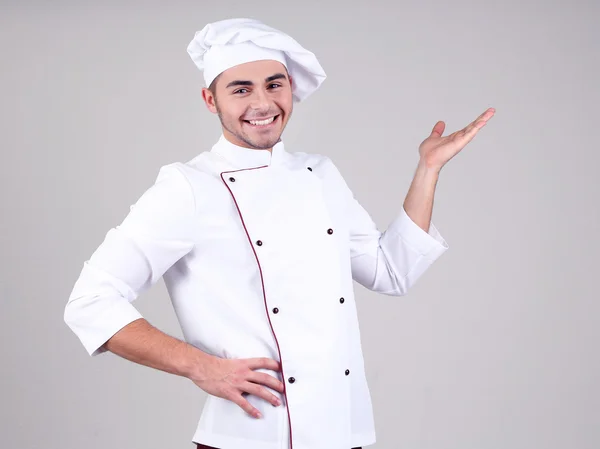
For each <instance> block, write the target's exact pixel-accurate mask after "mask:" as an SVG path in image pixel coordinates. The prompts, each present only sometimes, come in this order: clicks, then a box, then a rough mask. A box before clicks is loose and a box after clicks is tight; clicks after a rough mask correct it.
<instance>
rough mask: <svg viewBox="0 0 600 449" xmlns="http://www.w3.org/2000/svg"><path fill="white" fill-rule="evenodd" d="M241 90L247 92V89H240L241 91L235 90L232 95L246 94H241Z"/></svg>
mask: <svg viewBox="0 0 600 449" xmlns="http://www.w3.org/2000/svg"><path fill="white" fill-rule="evenodd" d="M243 90H244V91H248V89H246V88H242V89H238V90H235V91H234V92H233V93H234V94H244V93H246V92H242V91H243Z"/></svg>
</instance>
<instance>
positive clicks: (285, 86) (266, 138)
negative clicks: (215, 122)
mask: <svg viewBox="0 0 600 449" xmlns="http://www.w3.org/2000/svg"><path fill="white" fill-rule="evenodd" d="M212 87H213V90H214V95H213V93H212V92H211V91H210V90H209V89H206V88H204V89H202V97H203V98H204V101H205V103H206V106H207V107H208V109H209V110H210V111H211V112H213V113H215V114H218V115H219V119H220V121H221V126H222V127H223V135H224V136H225V138H226V139H227V140H229V141H230V142H232V143H234V144H236V145H239V146H242V147H246V148H253V149H261V150H267V149H268V150H270V149H271V148H273V146H274V145H275V144H276V143H277V142H278V141H279V139H280V137H281V134H282V133H283V130H284V129H285V126H286V125H287V122H288V120H289V119H290V116H291V114H292V109H293V106H292V105H293V101H292V79H291V78H290V77H289V75H288V73H287V71H286V68H285V66H284V65H283V64H281V63H280V62H278V61H273V60H266V61H253V62H248V63H245V64H240V65H237V66H235V67H231V68H230V69H227V70H225V71H224V72H223V73H221V74H220V75H219V77H218V78H217V79H216V80H215V83H214V86H212Z"/></svg>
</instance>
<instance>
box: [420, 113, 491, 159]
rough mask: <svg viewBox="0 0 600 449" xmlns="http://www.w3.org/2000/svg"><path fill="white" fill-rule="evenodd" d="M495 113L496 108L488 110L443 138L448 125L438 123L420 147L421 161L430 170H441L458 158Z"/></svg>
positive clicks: (441, 122)
mask: <svg viewBox="0 0 600 449" xmlns="http://www.w3.org/2000/svg"><path fill="white" fill-rule="evenodd" d="M495 112H496V110H495V109H494V108H488V109H486V111H485V112H484V113H483V114H481V115H480V116H479V117H477V118H476V119H475V120H473V121H472V122H471V123H469V124H468V125H467V126H466V127H465V128H463V129H461V130H459V131H456V132H454V133H452V134H450V135H448V136H442V134H443V133H444V129H445V128H446V124H445V123H444V122H443V121H439V122H437V123H436V124H435V126H434V127H433V130H432V131H431V134H430V135H429V137H427V139H425V140H424V141H423V142H422V143H421V145H420V146H419V155H420V157H421V160H423V161H424V162H425V164H426V165H427V167H429V168H434V169H441V168H442V167H443V166H444V165H445V164H446V162H448V161H449V160H450V159H452V158H453V157H454V156H456V155H457V154H458V153H459V152H460V151H461V150H462V149H463V148H464V147H465V146H466V145H467V143H469V142H470V141H471V140H472V139H473V137H475V135H476V134H477V132H479V130H480V129H481V128H483V127H484V126H485V124H486V123H487V121H488V120H489V119H490V118H492V116H493V115H494V113H495Z"/></svg>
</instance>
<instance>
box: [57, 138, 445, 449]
mask: <svg viewBox="0 0 600 449" xmlns="http://www.w3.org/2000/svg"><path fill="white" fill-rule="evenodd" d="M392 200H393V198H392ZM447 248H448V245H447V244H446V242H445V240H444V239H443V237H442V236H441V235H440V233H439V232H438V230H437V229H436V227H435V226H434V225H433V223H430V227H429V231H428V232H425V231H424V230H423V229H422V228H420V227H419V226H418V225H416V224H415V223H414V222H413V221H412V220H411V219H410V217H409V216H408V215H407V214H406V211H405V210H404V209H401V210H400V212H399V214H398V216H397V217H396V218H395V219H394V220H393V221H392V223H391V224H390V225H389V227H388V228H387V230H386V231H385V232H380V231H379V230H378V229H377V227H376V225H375V223H374V222H373V220H372V219H371V217H370V216H369V214H368V213H367V211H366V210H365V209H364V208H363V207H362V206H361V205H360V204H359V202H358V201H357V200H356V199H355V197H354V196H353V194H352V192H351V190H350V189H349V187H348V185H347V184H346V182H345V181H344V179H343V177H342V175H341V174H340V172H339V171H338V169H337V168H336V166H335V165H334V163H333V162H332V160H331V159H330V158H328V157H326V156H324V155H320V154H315V153H305V152H288V151H286V150H285V148H284V144H283V142H281V141H280V142H279V143H277V144H276V145H275V146H274V148H273V149H272V152H271V151H269V150H256V149H248V148H243V147H239V146H236V145H234V144H232V143H230V142H229V141H228V140H226V139H225V138H224V136H223V135H221V137H220V139H219V140H218V142H217V143H216V144H215V145H214V146H213V147H212V148H211V149H210V150H209V151H204V152H202V153H200V154H198V155H197V156H196V157H194V158H193V159H191V160H189V161H188V162H185V163H183V162H175V163H172V164H169V165H165V166H163V167H161V168H160V170H159V171H158V175H157V177H156V180H155V182H154V184H153V185H152V186H151V187H150V188H149V189H148V190H146V191H145V192H144V193H143V194H142V195H141V196H140V197H139V199H138V200H137V201H136V202H135V204H133V205H132V206H131V208H130V211H129V212H128V214H127V216H126V217H125V218H124V220H123V221H122V222H121V224H120V225H117V226H116V227H114V228H112V229H110V230H109V231H108V233H107V234H106V236H105V238H104V240H103V242H102V243H101V244H100V246H99V247H98V248H97V249H96V250H95V251H94V253H93V254H92V255H91V257H90V258H89V260H86V261H85V262H84V264H83V269H82V271H81V274H80V277H79V278H78V279H77V281H76V283H75V286H74V288H73V291H72V293H71V295H70V297H69V300H68V303H67V305H66V307H65V314H64V318H65V321H66V323H67V324H68V326H69V327H70V328H71V329H72V330H73V332H74V333H75V334H76V335H77V336H78V338H79V339H80V340H81V342H82V344H83V346H84V347H85V349H86V350H87V352H88V353H89V354H90V355H96V354H100V353H102V352H104V351H106V349H105V347H104V346H103V344H104V343H105V342H106V341H107V340H108V339H109V338H110V337H111V336H112V335H114V334H115V333H116V332H117V331H118V330H120V329H121V328H122V327H124V326H125V325H127V324H128V323H130V322H132V321H134V320H136V319H139V318H141V317H142V315H141V314H140V313H139V312H138V311H137V310H136V308H134V306H133V305H132V302H133V301H134V300H135V299H136V298H137V297H138V295H139V294H140V293H141V292H142V291H144V290H146V289H148V288H149V287H150V286H151V285H153V284H154V283H155V282H156V281H158V280H159V279H160V278H161V277H162V278H163V279H164V282H165V285H166V287H167V290H168V293H169V296H170V298H171V301H172V304H173V307H174V311H175V313H176V316H177V319H178V321H179V323H180V325H181V329H182V333H183V335H184V338H185V341H186V342H188V343H189V344H191V345H193V346H195V347H197V348H199V349H201V350H202V351H205V352H207V353H209V354H212V355H214V356H217V357H222V358H231V359H237V358H254V357H268V358H271V359H275V360H277V361H279V362H280V365H281V372H275V371H270V370H259V371H261V372H265V373H268V374H270V375H272V376H275V377H276V378H278V379H279V380H281V381H282V382H283V383H284V385H285V393H283V394H281V393H279V392H277V391H275V390H272V389H269V390H270V391H271V392H272V393H273V394H275V395H276V396H277V397H279V398H280V399H281V401H282V405H281V406H279V407H274V406H273V405H272V404H270V403H269V402H267V401H265V400H264V399H261V398H259V397H257V396H254V395H248V396H247V397H246V399H247V400H248V401H249V402H250V403H251V404H252V405H253V406H254V407H256V408H257V409H258V410H260V412H261V414H262V415H263V417H262V418H259V419H257V418H254V417H251V416H249V415H248V414H247V413H246V412H245V411H244V410H242V409H241V408H240V407H239V406H238V405H236V404H235V403H233V402H231V401H229V400H226V399H222V398H220V397H217V396H212V395H208V397H207V400H206V402H205V406H204V409H203V411H202V414H201V416H200V420H199V423H198V426H197V429H196V431H195V433H194V435H193V442H196V443H203V444H205V445H209V446H214V447H218V448H224V449H242V448H243V449H288V448H289V449H349V448H352V447H357V446H367V445H370V444H373V443H374V442H375V427H374V422H373V412H372V404H371V397H370V393H369V388H368V385H367V381H366V377H365V370H364V362H363V354H362V349H361V339H360V332H359V321H358V318H357V309H356V304H355V298H354V292H353V280H355V281H356V282H358V283H360V284H361V285H363V286H364V287H366V288H368V289H370V290H372V291H375V292H379V293H382V294H385V295H392V296H400V295H404V294H405V293H406V292H407V290H408V289H409V288H410V287H411V286H412V285H413V284H414V283H415V281H417V279H418V278H419V277H420V276H421V275H422V274H423V272H424V271H425V270H427V268H428V267H429V266H430V265H431V264H432V263H433V262H434V261H435V260H436V259H437V258H439V257H440V256H441V254H443V253H444V252H445V251H446V250H447ZM266 388H268V387H266Z"/></svg>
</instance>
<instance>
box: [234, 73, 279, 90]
mask: <svg viewBox="0 0 600 449" xmlns="http://www.w3.org/2000/svg"><path fill="white" fill-rule="evenodd" d="M279 79H287V77H286V76H285V75H284V74H283V73H276V74H275V75H271V76H268V77H267V78H265V83H270V82H271V81H275V80H279ZM235 86H254V83H253V82H252V81H245V80H234V81H232V82H230V83H229V84H227V86H226V87H225V88H226V89H229V88H230V87H235Z"/></svg>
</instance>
